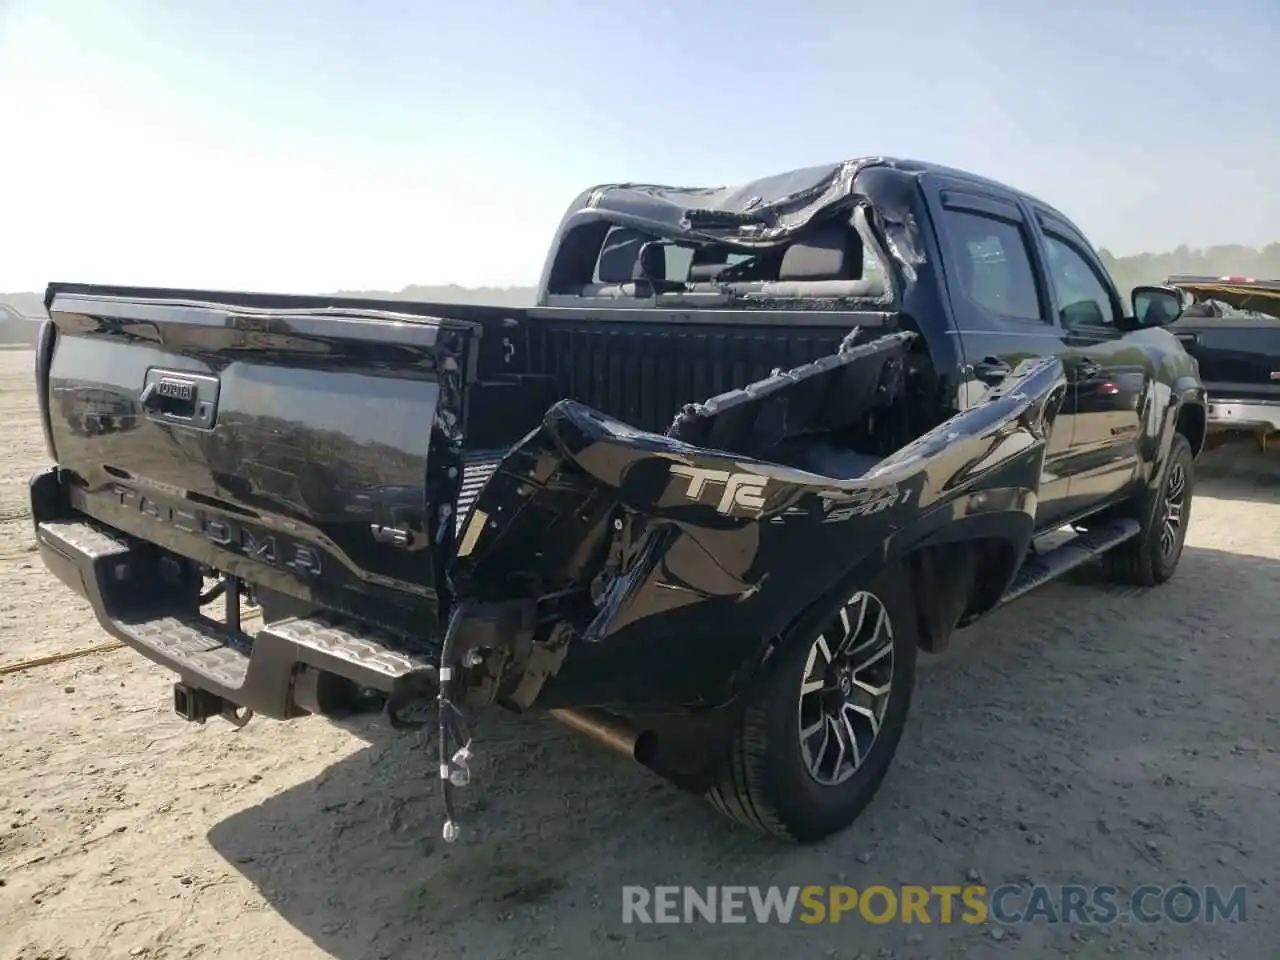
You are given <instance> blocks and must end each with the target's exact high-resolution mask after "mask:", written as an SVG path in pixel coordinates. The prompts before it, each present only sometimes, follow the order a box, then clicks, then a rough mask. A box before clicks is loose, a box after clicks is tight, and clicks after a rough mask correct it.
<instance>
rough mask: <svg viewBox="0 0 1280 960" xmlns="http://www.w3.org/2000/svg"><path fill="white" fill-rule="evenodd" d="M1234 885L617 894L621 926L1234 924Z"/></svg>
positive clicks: (1237, 898) (1238, 909)
mask: <svg viewBox="0 0 1280 960" xmlns="http://www.w3.org/2000/svg"><path fill="white" fill-rule="evenodd" d="M1246 900H1247V890H1246V888H1245V887H1242V886H1237V887H1231V888H1222V887H1215V886H1203V887H1193V886H1190V885H1188V884H1177V885H1175V886H1168V887H1166V886H1161V885H1158V884H1144V885H1142V886H1138V887H1135V888H1133V889H1131V890H1122V889H1121V888H1120V887H1117V886H1114V885H1109V884H1102V885H1098V886H1091V887H1089V886H1082V885H1071V884H1064V885H1062V886H1059V887H1049V886H1045V885H1041V884H1037V885H1022V884H1004V885H1001V886H998V887H990V888H988V887H986V886H983V885H980V884H970V885H967V886H959V885H954V886H953V885H946V884H938V885H934V886H928V887H926V886H917V885H901V886H896V887H890V886H883V885H874V886H868V887H863V888H861V889H859V888H857V887H848V886H805V887H799V886H796V887H753V886H720V887H679V886H657V887H642V886H626V887H623V888H622V921H623V923H757V924H788V923H797V922H798V923H807V924H819V923H842V922H861V923H872V924H886V923H904V924H939V925H946V924H952V923H964V924H980V923H987V922H995V923H999V924H1006V925H1008V924H1023V923H1080V924H1110V923H1176V924H1188V923H1222V922H1228V923H1242V922H1244V921H1245V920H1246V919H1247V918H1246V912H1247V911H1246V906H1247V904H1246Z"/></svg>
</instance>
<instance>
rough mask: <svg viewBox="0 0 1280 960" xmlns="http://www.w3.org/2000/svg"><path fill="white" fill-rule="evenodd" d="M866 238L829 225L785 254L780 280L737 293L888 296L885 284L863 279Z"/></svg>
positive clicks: (788, 296) (733, 287)
mask: <svg viewBox="0 0 1280 960" xmlns="http://www.w3.org/2000/svg"><path fill="white" fill-rule="evenodd" d="M862 257H863V249H862V238H861V237H859V236H858V234H857V231H855V230H853V229H851V228H850V227H849V226H848V225H847V224H845V223H842V222H835V223H829V224H826V225H825V226H823V227H820V228H819V229H817V230H815V231H813V232H812V233H810V234H809V235H807V236H803V237H801V238H800V239H798V240H796V241H795V242H793V243H792V244H791V246H789V247H788V248H787V251H786V253H784V254H783V255H782V266H781V268H780V269H779V270H778V279H777V280H776V281H772V280H771V281H766V282H764V283H753V284H743V285H742V289H738V288H737V285H736V284H730V285H729V289H730V290H731V291H732V292H734V293H741V294H754V295H757V296H759V297H765V298H769V299H782V300H791V299H843V298H849V297H867V298H875V297H880V296H883V295H884V293H885V289H884V284H883V283H882V282H881V281H880V280H878V279H875V278H870V279H868V278H864V277H863V276H862Z"/></svg>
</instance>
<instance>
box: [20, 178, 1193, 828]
mask: <svg viewBox="0 0 1280 960" xmlns="http://www.w3.org/2000/svg"><path fill="white" fill-rule="evenodd" d="M540 291H541V292H540V295H539V302H538V304H537V305H536V306H534V307H531V308H528V309H515V308H509V307H484V306H458V305H450V304H440V303H410V302H403V303H402V302H389V301H383V300H356V299H344V298H337V297H324V296H280V295H265V294H250V293H213V292H208V291H199V290H170V289H134V288H122V287H104V286H85V285H77V284H63V283H55V284H53V285H51V286H50V287H49V288H48V291H47V294H46V304H47V306H48V309H49V316H50V320H49V322H48V323H47V324H45V326H44V328H43V331H42V334H41V339H40V344H39V348H38V352H37V384H38V389H39V396H40V402H41V407H42V413H43V422H44V430H45V436H46V441H47V443H48V449H49V455H50V459H51V461H52V462H53V463H54V464H56V466H53V467H51V468H50V469H49V470H47V471H45V472H42V473H40V474H39V475H38V476H36V477H35V478H34V479H33V480H32V484H31V506H32V515H33V518H34V521H35V528H36V530H35V533H36V537H37V540H38V543H39V548H40V551H41V554H42V556H43V560H44V562H45V564H47V566H48V567H49V569H50V570H52V571H53V572H54V573H55V574H56V575H57V576H58V577H60V578H61V579H62V581H63V582H65V583H66V584H67V585H69V586H70V587H71V588H72V589H73V590H75V591H76V592H77V593H78V594H80V595H81V596H83V597H86V598H87V599H88V601H89V602H90V603H91V604H92V606H93V609H94V611H95V612H96V614H97V617H98V619H99V621H100V622H101V624H102V626H103V628H104V629H105V630H106V631H107V632H108V633H110V634H111V635H113V636H115V637H118V638H119V639H121V640H123V641H124V642H125V643H127V644H129V645H130V646H131V647H133V648H134V649H135V650H137V651H138V652H139V653H141V654H143V655H144V656H146V657H149V658H150V659H152V660H154V661H155V662H157V663H159V664H162V665H163V666H165V667H168V668H170V669H171V670H172V671H173V672H174V673H175V674H176V675H177V678H178V681H177V683H176V684H175V688H174V703H175V706H176V709H177V711H178V713H179V714H181V715H182V716H183V717H185V718H186V719H188V720H192V721H204V720H205V719H206V718H209V717H214V716H223V717H225V718H227V719H228V720H230V721H232V722H234V723H243V722H245V721H246V720H247V719H248V717H249V715H250V714H251V713H255V714H260V715H263V716H266V717H270V718H277V719H287V718H292V717H299V716H304V715H306V714H321V715H326V716H339V715H342V714H344V713H350V712H353V711H361V710H378V711H382V712H384V713H385V716H386V718H387V719H388V720H389V722H390V723H391V724H393V725H395V726H398V727H406V726H414V725H424V724H425V725H426V726H427V727H428V729H429V730H434V731H436V732H437V735H438V737H439V740H438V747H439V755H440V766H439V775H440V779H441V781H442V792H443V796H444V802H445V807H446V817H447V819H446V821H445V830H444V833H445V837H446V839H449V840H452V839H453V838H455V837H456V836H457V832H458V826H457V824H456V822H455V813H454V810H453V801H454V793H453V788H455V787H457V786H460V785H463V784H466V783H467V782H468V781H469V779H470V770H469V767H468V759H469V758H470V757H471V755H472V751H473V750H474V749H475V744H474V743H473V742H472V740H471V736H470V733H469V729H468V722H467V721H468V717H470V716H471V715H473V713H474V711H476V710H478V709H481V708H483V707H486V706H489V705H499V706H502V707H505V708H508V709H511V710H515V711H523V710H545V711H550V712H551V713H553V714H554V715H555V716H556V717H557V718H559V719H560V720H562V721H563V722H564V723H566V724H568V725H570V726H571V727H574V728H576V729H577V730H579V731H581V732H583V733H586V734H588V735H590V736H592V737H594V738H596V739H597V740H599V741H600V742H602V743H604V744H608V745H610V746H612V747H614V748H616V749H618V750H620V751H621V752H623V753H625V754H627V755H628V756H630V757H632V758H634V759H635V760H637V761H639V762H640V763H642V764H644V765H645V766H647V767H648V768H650V769H651V770H653V771H654V772H656V773H657V774H659V775H661V776H663V777H665V778H667V779H669V780H670V781H671V782H673V783H675V784H677V785H679V786H681V787H684V788H686V789H689V790H691V791H695V792H697V793H700V794H702V795H705V796H706V797H708V798H709V799H710V800H711V801H712V802H713V803H714V804H715V805H716V806H718V807H719V808H720V809H721V810H722V811H723V812H724V813H725V814H727V815H728V816H729V817H731V818H733V819H735V820H737V821H740V822H742V823H744V824H747V825H749V826H750V827H752V828H755V829H757V830H760V831H763V832H766V833H772V834H776V835H779V836H786V837H791V838H793V839H797V840H801V841H804V840H815V839H818V838H821V837H823V836H825V835H828V834H830V833H831V832H833V831H836V830H839V829H841V828H843V827H844V826H845V825H847V824H849V823H850V822H851V821H852V820H853V819H854V818H855V817H856V816H857V814H858V812H859V811H860V810H861V809H862V807H863V806H864V805H865V804H866V803H867V802H868V800H869V799H870V798H871V796H872V795H873V793H874V792H875V790H876V788H877V787H878V785H879V783H880V781H881V780H882V778H883V777H884V775H885V773H886V770H887V768H888V766H889V764H890V762H891V759H892V756H893V754H894V752H895V750H896V748H897V744H898V740H899V737H900V735H901V733H902V729H903V724H904V720H905V717H906V713H907V708H908V703H909V701H910V699H911V691H912V683H913V675H914V670H915V664H916V658H917V651H918V650H920V649H923V650H926V651H936V650H939V649H941V648H942V647H944V646H945V645H946V643H947V642H948V638H949V637H950V635H951V634H952V632H953V630H954V629H956V628H957V627H963V626H965V625H967V624H970V623H972V622H974V621H975V620H976V619H977V618H979V617H981V616H983V615H984V614H986V613H989V612H990V611H992V610H994V609H996V608H997V607H999V606H1000V605H1001V604H1003V603H1006V602H1008V601H1010V600H1012V599H1014V598H1016V597H1018V596H1020V595H1022V594H1024V593H1025V592H1027V591H1028V590H1030V589H1032V588H1033V587H1035V586H1037V585H1039V584H1042V583H1044V582H1046V581H1048V580H1050V579H1052V578H1053V577H1055V576H1057V575H1059V574H1060V573H1062V572H1064V571H1066V570H1068V569H1071V568H1072V567H1074V566H1077V565H1079V564H1081V563H1084V562H1086V561H1088V560H1090V559H1092V558H1095V557H1101V560H1102V563H1103V566H1104V568H1105V569H1106V570H1107V571H1109V572H1110V574H1111V575H1112V576H1113V577H1115V578H1119V579H1122V580H1124V581H1127V582H1131V583H1136V584H1142V585H1154V584H1158V583H1161V582H1163V581H1165V580H1167V579H1168V578H1169V577H1170V576H1171V575H1172V574H1173V573H1174V570H1175V568H1176V566H1177V564H1178V561H1179V558H1180V555H1181V552H1182V545H1183V541H1184V537H1185V534H1186V529H1187V523H1188V520H1189V517H1190V513H1189V511H1190V506H1191V496H1192V490H1193V470H1194V461H1195V459H1196V457H1197V455H1198V454H1199V451H1200V449H1201V447H1202V445H1203V443H1204V437H1205V392H1204V390H1203V388H1202V386H1201V383H1200V380H1199V378H1198V376H1197V369H1196V364H1195V361H1194V360H1192V359H1191V358H1190V357H1189V356H1188V355H1187V354H1186V353H1185V352H1184V350H1183V348H1182V346H1181V345H1180V344H1179V343H1178V341H1177V339H1176V338H1175V337H1174V336H1173V335H1172V334H1171V333H1170V332H1169V331H1167V330H1165V329H1161V328H1160V327H1159V326H1158V325H1156V321H1154V320H1152V321H1151V322H1146V323H1144V322H1140V321H1139V320H1137V319H1135V318H1134V317H1132V316H1127V315H1126V312H1125V310H1124V308H1123V307H1122V300H1121V298H1120V296H1119V294H1118V293H1117V291H1116V290H1115V288H1114V285H1113V284H1112V282H1111V281H1110V279H1109V278H1108V276H1107V273H1106V271H1105V270H1104V269H1103V267H1102V265H1101V264H1100V262H1099V260H1098V257H1097V255H1096V254H1095V252H1094V250H1093V248H1092V247H1091V246H1090V245H1089V243H1088V242H1087V241H1086V240H1085V238H1084V237H1083V236H1082V235H1081V233H1080V232H1079V231H1078V230H1077V229H1076V228H1075V227H1074V226H1073V225H1072V223H1071V221H1069V220H1068V219H1067V218H1066V217H1065V216H1064V215H1063V214H1061V213H1059V212H1057V211H1056V210H1054V209H1053V208H1052V207H1050V206H1048V205H1047V204H1045V203H1043V202H1041V201H1039V200H1037V199H1035V198H1033V197H1030V196H1028V195H1026V194H1025V193H1021V192H1019V191H1017V190H1013V189H1011V188H1009V187H1006V186H1002V185H1000V184H998V183H995V182H992V181H990V180H987V179H983V178H980V177H977V176H974V175H972V174H968V173H964V172H961V171H958V170H952V169H946V168H942V167H938V166H934V165H929V164H925V163H918V162H909V161H904V160H893V159H886V158H878V157H877V158H869V159H860V160H853V161H848V162H843V163H838V164H830V165H826V166H821V167H813V168H809V169H804V170H799V171H794V172H791V173H786V174H781V175H777V176H772V177H768V178H766V179H762V180H759V181H756V182H753V183H748V184H745V185H742V186H738V187H729V188H714V189H684V188H681V189H677V188H672V187H663V186H654V185H642V184H612V185H605V186H599V187H596V188H593V189H591V190H588V191H586V192H584V193H583V194H582V195H581V196H579V197H578V198H577V199H576V200H575V201H574V202H573V204H572V206H571V207H570V209H569V211H568V212H567V214H566V215H565V217H564V219H563V221H562V222H561V224H560V226H559V229H558V231H557V233H556V235H555V238H554V242H553V244H552V246H551V250H550V254H549V256H548V258H547V261H546V266H545V269H544V271H543V274H542V278H541V283H540ZM1135 296H1138V297H1139V298H1140V299H1141V302H1142V303H1143V304H1144V313H1147V314H1150V315H1151V316H1152V317H1156V316H1158V315H1159V314H1160V312H1159V310H1156V309H1154V308H1153V307H1152V304H1153V303H1156V302H1160V303H1163V304H1165V305H1166V306H1169V305H1177V304H1178V303H1179V302H1180V301H1179V294H1178V293H1177V292H1176V291H1173V290H1169V289H1165V288H1159V287H1152V288H1143V289H1140V290H1138V291H1135ZM113 397H114V400H113V399H112V398H113ZM1064 528H1069V531H1070V532H1071V533H1073V534H1074V536H1072V537H1071V538H1070V539H1069V540H1068V541H1067V542H1065V543H1064V544H1062V545H1059V546H1057V547H1055V548H1053V549H1039V550H1037V548H1036V547H1037V544H1039V545H1040V546H1041V547H1043V546H1044V543H1045V541H1043V540H1040V539H1039V538H1040V537H1041V535H1042V534H1047V533H1050V532H1054V531H1060V535H1065V533H1066V532H1067V531H1066V530H1064ZM1055 539H1056V538H1055ZM219 595H221V597H222V600H221V602H220V603H217V604H215V603H214V602H213V601H214V600H215V598H217V597H218V596H219ZM246 598H247V602H251V603H255V604H257V605H258V607H259V608H260V609H261V612H262V620H263V623H264V625H263V626H262V627H261V629H258V630H256V631H253V632H252V634H251V632H250V631H249V630H247V629H246V621H245V619H244V616H243V615H244V613H245V611H246V606H245V603H246Z"/></svg>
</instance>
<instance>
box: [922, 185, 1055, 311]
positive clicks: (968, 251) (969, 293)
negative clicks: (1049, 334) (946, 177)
mask: <svg viewBox="0 0 1280 960" xmlns="http://www.w3.org/2000/svg"><path fill="white" fill-rule="evenodd" d="M945 217H946V230H947V235H948V236H949V237H950V238H951V241H952V260H953V261H954V262H955V271H954V272H955V274H956V279H957V281H958V282H959V285H960V291H961V293H963V294H964V296H966V297H968V298H969V299H970V300H972V301H973V302H974V303H976V304H978V306H980V307H983V308H984V309H986V310H989V311H990V312H992V313H995V314H998V315H1000V316H1002V317H1015V318H1019V319H1023V320H1043V319H1044V318H1043V317H1042V316H1041V313H1040V298H1039V296H1038V294H1037V290H1036V277H1035V273H1034V271H1032V269H1031V256H1030V254H1029V253H1028V251H1027V241H1026V236H1025V235H1024V234H1023V232H1022V228H1021V227H1019V226H1018V225H1017V224H1016V223H1010V222H1009V221H1007V220H1000V219H997V218H996V217H988V216H984V215H982V214H979V213H968V212H962V211H959V210H947V211H946V213H945Z"/></svg>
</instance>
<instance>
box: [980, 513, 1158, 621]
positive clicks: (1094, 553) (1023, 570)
mask: <svg viewBox="0 0 1280 960" xmlns="http://www.w3.org/2000/svg"><path fill="white" fill-rule="evenodd" d="M1141 530H1142V527H1141V525H1140V524H1139V523H1138V521H1137V520H1118V521H1116V522H1115V523H1109V524H1107V525H1106V526H1105V527H1098V528H1097V529H1096V530H1088V531H1086V532H1084V533H1078V534H1076V535H1075V536H1074V537H1072V538H1071V539H1070V540H1068V541H1067V542H1066V543H1064V544H1063V545H1062V546H1060V547H1055V548H1054V549H1052V550H1050V551H1049V552H1048V553H1042V554H1040V555H1039V556H1034V557H1031V558H1029V559H1028V560H1027V562H1026V563H1024V564H1023V565H1022V566H1021V567H1019V568H1018V572H1017V574H1016V575H1015V576H1014V578H1013V582H1012V583H1011V584H1009V589H1008V590H1006V591H1005V592H1004V596H1002V597H1001V598H1000V602H999V603H997V604H996V606H997V607H1002V606H1004V605H1005V604H1006V603H1009V602H1011V601H1013V600H1017V599H1018V597H1020V596H1022V595H1023V594H1024V593H1029V592H1030V591H1032V590H1034V589H1035V588H1036V587H1039V586H1041V585H1043V584H1046V583H1048V582H1049V581H1050V580H1056V579H1057V578H1058V577H1060V576H1062V575H1063V574H1064V573H1066V572H1067V571H1068V570H1074V569H1075V568H1076V567H1078V566H1080V565H1082V564H1085V563H1088V562H1089V561H1090V560H1092V559H1093V558H1094V557H1098V556H1101V555H1102V554H1103V553H1106V552H1107V551H1108V550H1110V549H1111V548H1112V547H1114V546H1118V545H1119V544H1121V543H1124V542H1125V541H1126V540H1132V539H1133V538H1134V537H1136V536H1137V535H1138V534H1139V533H1140V532H1141Z"/></svg>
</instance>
